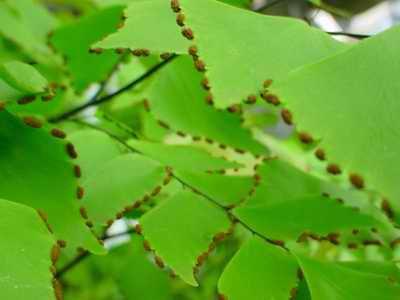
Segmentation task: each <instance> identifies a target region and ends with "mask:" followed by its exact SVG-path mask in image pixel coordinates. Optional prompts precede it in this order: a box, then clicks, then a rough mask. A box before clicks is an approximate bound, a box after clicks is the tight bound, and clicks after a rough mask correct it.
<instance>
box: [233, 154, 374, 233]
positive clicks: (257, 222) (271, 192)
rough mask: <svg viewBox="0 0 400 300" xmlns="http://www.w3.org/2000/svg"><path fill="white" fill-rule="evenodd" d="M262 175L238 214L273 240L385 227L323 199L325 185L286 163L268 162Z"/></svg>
mask: <svg viewBox="0 0 400 300" xmlns="http://www.w3.org/2000/svg"><path fill="white" fill-rule="evenodd" d="M258 172H259V175H260V176H261V183H260V185H259V186H258V187H257V188H256V190H255V193H254V194H253V195H252V196H251V197H250V198H249V200H248V201H247V202H246V203H245V204H244V205H243V206H241V207H238V208H236V209H235V210H234V214H235V215H236V216H237V217H238V218H239V219H240V220H242V221H243V222H245V223H246V224H248V225H249V226H251V227H252V228H253V229H254V230H256V231H257V232H259V233H261V234H263V235H265V236H268V237H269V238H272V239H277V240H286V239H297V238H298V237H300V235H301V234H302V233H305V232H311V233H315V234H318V235H322V236H325V235H327V234H329V233H338V232H340V231H347V232H350V231H351V230H352V229H355V228H372V227H375V226H378V227H379V226H380V225H381V224H380V223H379V222H378V221H377V220H375V219H374V218H373V217H372V216H369V215H364V214H362V213H360V212H357V211H355V210H353V209H352V208H350V207H346V206H344V205H342V204H341V203H339V202H338V201H336V200H335V199H330V198H327V197H324V196H321V185H322V182H320V181H319V180H318V179H316V178H313V177H311V176H310V175H307V174H305V173H302V172H300V171H299V170H296V169H295V168H294V167H291V166H290V165H288V164H286V163H284V162H282V161H279V160H271V161H268V162H267V163H266V164H264V165H262V166H261V167H260V168H259V169H258Z"/></svg>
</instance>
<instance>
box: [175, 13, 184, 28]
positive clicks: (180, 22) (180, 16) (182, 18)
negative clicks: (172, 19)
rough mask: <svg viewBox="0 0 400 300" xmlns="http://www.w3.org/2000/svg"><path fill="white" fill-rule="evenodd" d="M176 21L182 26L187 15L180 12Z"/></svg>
mask: <svg viewBox="0 0 400 300" xmlns="http://www.w3.org/2000/svg"><path fill="white" fill-rule="evenodd" d="M176 23H177V24H178V25H179V26H182V27H183V26H185V15H184V14H183V13H178V14H177V15H176Z"/></svg>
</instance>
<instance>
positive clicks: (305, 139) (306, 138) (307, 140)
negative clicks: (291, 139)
mask: <svg viewBox="0 0 400 300" xmlns="http://www.w3.org/2000/svg"><path fill="white" fill-rule="evenodd" d="M299 139H300V141H301V142H302V143H303V144H306V145H309V144H311V143H313V142H314V139H313V137H312V136H311V135H310V134H308V133H307V132H300V133H299Z"/></svg>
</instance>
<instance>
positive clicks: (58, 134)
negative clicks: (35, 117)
mask: <svg viewBox="0 0 400 300" xmlns="http://www.w3.org/2000/svg"><path fill="white" fill-rule="evenodd" d="M50 133H51V135H52V136H54V137H56V138H59V139H65V138H66V137H67V134H66V133H65V132H64V131H62V130H61V129H58V128H53V129H52V130H51V131H50Z"/></svg>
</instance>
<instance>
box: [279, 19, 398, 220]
mask: <svg viewBox="0 0 400 300" xmlns="http://www.w3.org/2000/svg"><path fill="white" fill-rule="evenodd" d="M399 40H400V27H399V26H397V27H394V28H392V29H390V30H388V31H386V32H384V33H382V34H380V35H377V36H375V37H373V38H371V39H368V40H365V41H362V42H360V43H359V44H358V45H356V46H355V47H354V48H351V49H349V50H348V51H346V52H344V53H342V54H340V55H336V56H334V57H332V58H329V59H326V60H324V61H321V62H320V63H316V64H313V65H311V66H307V67H304V68H301V69H299V70H297V71H295V72H293V73H292V74H291V75H290V78H289V79H288V80H285V81H283V82H281V83H279V84H278V85H277V86H276V88H274V91H275V92H276V93H277V94H279V95H280V97H281V99H282V100H283V101H285V102H286V103H287V106H288V107H289V109H290V110H291V111H292V113H293V117H294V120H295V123H296V124H297V126H298V130H299V131H305V132H308V133H311V134H312V135H313V136H314V138H315V139H318V140H319V139H321V144H320V146H321V147H322V148H323V149H324V150H325V152H326V155H327V158H328V161H330V162H333V163H337V164H339V166H341V168H342V169H343V170H344V171H346V172H347V173H352V174H357V175H358V176H362V179H363V182H361V183H362V185H366V186H367V187H369V188H372V189H377V190H378V191H380V192H381V193H383V194H384V195H385V196H386V197H388V198H389V200H392V204H393V205H394V206H395V208H396V210H397V211H399V209H400V203H399V202H398V199H399V197H400V188H399V187H400V186H399V184H398V182H397V178H398V177H399V175H400V173H399V172H400V171H399V170H400V166H399V160H398V158H397V154H398V153H399V151H400V143H399V139H398V137H399V135H400V127H399V126H398V122H397V118H396V114H395V112H396V111H398V110H399V104H398V99H399V97H400V87H399V85H398V84H397V82H396V80H395V78H397V77H398V76H399V70H400V61H399V59H398V53H399V50H400V48H399V47H398V45H399V43H397V42H396V41H399ZM396 218H397V221H399V220H400V219H399V214H397V215H396Z"/></svg>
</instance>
